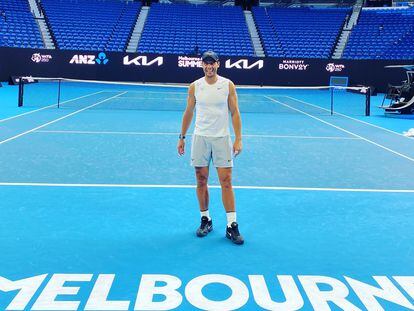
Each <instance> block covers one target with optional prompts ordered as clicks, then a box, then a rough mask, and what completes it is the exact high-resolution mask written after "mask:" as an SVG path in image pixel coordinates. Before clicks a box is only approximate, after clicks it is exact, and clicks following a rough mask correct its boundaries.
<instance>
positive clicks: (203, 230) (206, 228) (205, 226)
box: [196, 216, 213, 238]
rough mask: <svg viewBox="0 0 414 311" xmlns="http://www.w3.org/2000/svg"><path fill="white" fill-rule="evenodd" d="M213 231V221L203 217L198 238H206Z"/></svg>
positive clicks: (198, 230)
mask: <svg viewBox="0 0 414 311" xmlns="http://www.w3.org/2000/svg"><path fill="white" fill-rule="evenodd" d="M212 230H213V221H212V220H211V219H210V220H208V218H207V217H206V216H203V217H201V224H200V228H198V229H197V232H196V234H197V236H198V237H200V238H202V237H205V236H206V235H207V234H208V233H209V232H211V231H212Z"/></svg>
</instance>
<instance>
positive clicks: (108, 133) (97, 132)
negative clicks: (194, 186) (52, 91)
mask: <svg viewBox="0 0 414 311" xmlns="http://www.w3.org/2000/svg"><path fill="white" fill-rule="evenodd" d="M36 133H62V134H96V135H101V134H103V135H154V136H155V135H158V136H168V135H173V136H176V135H178V134H179V133H178V132H177V133H163V132H155V133H151V132H116V131H115V132H112V131H64V130H39V131H36ZM187 136H192V134H188V135H187ZM243 137H258V138H298V139H334V140H336V139H338V140H341V139H345V140H360V138H358V137H341V136H298V135H265V134H264V135H260V134H257V135H254V134H244V135H243Z"/></svg>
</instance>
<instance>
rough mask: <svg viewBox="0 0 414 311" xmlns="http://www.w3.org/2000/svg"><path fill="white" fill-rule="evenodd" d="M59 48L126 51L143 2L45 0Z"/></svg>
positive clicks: (45, 6) (44, 6) (48, 17)
mask: <svg viewBox="0 0 414 311" xmlns="http://www.w3.org/2000/svg"><path fill="white" fill-rule="evenodd" d="M42 7H43V9H44V11H45V13H46V16H47V19H48V23H49V27H50V28H51V30H52V32H53V35H54V38H55V39H56V43H57V47H58V48H59V49H62V50H105V51H120V52H121V51H125V49H126V46H127V42H128V39H129V37H130V35H131V33H132V30H133V27H134V25H135V22H136V19H137V16H138V12H139V10H140V8H141V4H140V3H138V2H123V1H116V0H105V1H97V0H76V1H67V0H42Z"/></svg>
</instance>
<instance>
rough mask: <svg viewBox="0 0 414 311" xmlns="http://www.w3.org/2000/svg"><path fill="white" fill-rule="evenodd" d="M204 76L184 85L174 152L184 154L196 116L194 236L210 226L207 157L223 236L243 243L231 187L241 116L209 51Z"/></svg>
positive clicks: (232, 92)
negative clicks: (223, 218) (217, 188)
mask: <svg viewBox="0 0 414 311" xmlns="http://www.w3.org/2000/svg"><path fill="white" fill-rule="evenodd" d="M201 59H202V66H203V71H204V77H202V78H200V79H198V80H196V81H194V82H193V83H191V85H190V87H189V89H188V97H187V107H186V109H185V112H184V115H183V121H182V126H181V134H180V136H179V141H178V145H177V149H178V153H179V154H180V155H183V154H184V149H185V148H184V147H185V135H186V133H187V130H188V128H189V127H190V124H191V121H192V119H193V112H194V108H196V120H195V126H194V135H193V138H192V146H191V165H192V166H193V167H194V168H195V173H196V179H197V198H198V203H199V206H200V213H201V225H200V227H199V228H198V229H197V232H196V234H197V236H198V237H204V236H206V235H207V234H208V233H209V232H210V231H212V230H213V222H212V220H211V218H210V214H209V210H208V204H209V192H208V185H207V182H208V175H209V165H210V162H211V160H212V161H213V165H214V166H215V167H216V169H217V174H218V177H219V180H220V185H221V192H222V201H223V205H224V208H225V210H226V215H227V227H226V237H227V238H228V239H230V240H231V241H233V242H234V243H236V244H243V242H244V240H243V237H242V236H241V235H240V232H239V228H238V224H237V221H236V207H235V202H234V201H235V200H234V192H233V187H232V167H233V156H237V155H238V154H240V152H241V150H242V139H241V117H240V111H239V107H238V103H237V93H236V88H235V86H234V84H233V82H231V81H230V80H228V79H226V78H223V77H221V76H219V75H218V74H217V70H218V68H219V66H220V63H219V58H218V56H217V54H216V53H214V52H213V51H207V52H205V53H204V54H203V55H202V57H201ZM229 114H230V115H231V120H232V124H233V129H234V134H235V140H234V143H232V141H231V138H230V130H229V118H230V116H229Z"/></svg>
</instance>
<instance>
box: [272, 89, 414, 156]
mask: <svg viewBox="0 0 414 311" xmlns="http://www.w3.org/2000/svg"><path fill="white" fill-rule="evenodd" d="M264 97H266V98H268V99H270V100H271V101H273V102H275V103H278V104H280V105H282V106H285V107H288V108H290V109H292V110H295V111H297V112H300V113H302V114H304V115H307V116H308V117H310V118H312V119H315V120H318V121H320V122H322V123H324V124H327V125H329V126H332V127H334V128H336V129H338V130H340V131H343V132H345V133H348V134H350V135H352V136H355V137H358V138H360V139H362V140H365V141H366V142H368V143H370V144H373V145H375V146H377V147H380V148H382V149H384V150H387V151H389V152H391V153H394V154H396V155H398V156H400V157H402V158H404V159H407V160H409V161H411V162H414V159H413V158H410V157H409V156H406V155H404V154H402V153H399V152H397V151H395V150H392V149H390V148H387V147H385V146H383V145H381V144H378V143H376V142H374V141H372V140H369V139H368V138H365V137H362V136H360V135H358V134H355V133H353V132H351V131H348V130H345V129H344V128H342V127H340V126H337V125H334V124H332V123H329V122H327V121H324V120H322V119H320V118H318V117H315V116H313V115H311V114H309V113H306V112H304V111H302V110H300V109H296V108H294V107H292V106H289V105H287V104H284V103H282V102H280V101H278V100H276V99H273V98H271V97H269V96H266V95H265V96H264Z"/></svg>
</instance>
